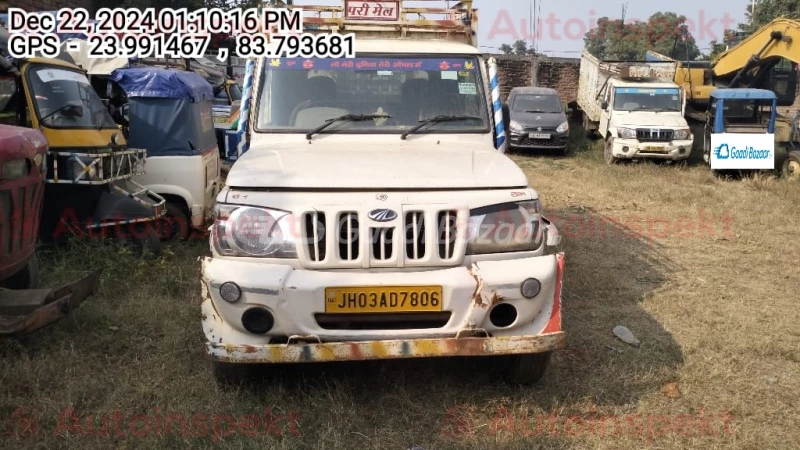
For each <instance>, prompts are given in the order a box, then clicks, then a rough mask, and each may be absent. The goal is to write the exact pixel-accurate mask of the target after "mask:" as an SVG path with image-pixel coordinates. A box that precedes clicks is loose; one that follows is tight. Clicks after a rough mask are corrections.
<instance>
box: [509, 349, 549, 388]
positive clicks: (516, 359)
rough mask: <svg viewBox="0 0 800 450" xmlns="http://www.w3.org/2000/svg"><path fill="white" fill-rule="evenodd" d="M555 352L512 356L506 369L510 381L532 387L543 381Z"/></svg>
mask: <svg viewBox="0 0 800 450" xmlns="http://www.w3.org/2000/svg"><path fill="white" fill-rule="evenodd" d="M552 353H553V352H544V353H532V354H523V355H512V356H510V357H509V361H508V366H507V368H506V371H507V373H506V376H507V377H508V380H509V381H511V382H513V383H517V384H523V385H532V384H536V383H537V382H539V380H541V379H542V377H543V376H544V374H545V372H546V371H547V366H548V365H549V364H550V357H551V356H552Z"/></svg>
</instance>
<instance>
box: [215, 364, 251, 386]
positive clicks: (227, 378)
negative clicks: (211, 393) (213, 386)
mask: <svg viewBox="0 0 800 450" xmlns="http://www.w3.org/2000/svg"><path fill="white" fill-rule="evenodd" d="M211 372H212V373H213V374H214V381H216V382H217V384H218V385H220V386H238V385H240V384H242V383H244V382H245V381H246V380H247V379H248V378H249V377H250V374H251V373H252V372H251V367H250V365H249V364H233V363H225V362H220V361H211Z"/></svg>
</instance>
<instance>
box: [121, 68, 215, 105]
mask: <svg viewBox="0 0 800 450" xmlns="http://www.w3.org/2000/svg"><path fill="white" fill-rule="evenodd" d="M111 79H112V80H114V81H115V82H116V83H118V84H119V85H120V87H121V88H122V89H124V90H125V93H126V94H127V95H128V97H129V98H132V97H149V98H183V99H190V100H191V101H193V102H203V101H211V100H213V99H214V90H213V89H212V88H211V85H210V84H209V83H208V82H207V81H206V80H205V79H204V78H203V77H201V76H200V75H198V74H196V73H194V72H186V71H182V70H168V69H160V68H156V67H132V68H126V69H118V70H115V71H114V72H112V73H111Z"/></svg>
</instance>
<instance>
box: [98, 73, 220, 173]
mask: <svg viewBox="0 0 800 450" xmlns="http://www.w3.org/2000/svg"><path fill="white" fill-rule="evenodd" d="M109 78H111V79H112V80H113V81H115V82H116V83H117V84H119V86H120V87H121V88H122V89H123V90H124V91H125V94H126V95H127V96H128V105H129V108H130V109H129V118H130V120H129V129H130V136H129V138H128V144H129V145H130V146H131V147H138V148H146V149H147V156H148V157H150V156H196V155H200V154H203V153H205V152H207V151H210V150H212V149H214V151H219V150H217V138H216V134H215V132H214V120H213V117H212V113H211V101H212V99H213V98H214V94H213V90H212V88H211V85H210V84H209V83H208V82H207V81H206V80H205V79H204V78H203V77H201V76H200V75H198V74H196V73H194V72H185V71H180V70H169V69H160V68H153V67H131V68H125V69H117V70H115V71H114V72H112V73H111V76H110V77H109Z"/></svg>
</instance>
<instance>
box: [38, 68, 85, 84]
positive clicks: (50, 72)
mask: <svg viewBox="0 0 800 450" xmlns="http://www.w3.org/2000/svg"><path fill="white" fill-rule="evenodd" d="M36 74H37V75H39V79H40V80H42V81H44V82H45V83H49V82H51V81H76V82H78V83H86V84H89V81H88V80H87V79H86V76H85V75H82V74H80V73H78V72H73V71H71V70H62V69H44V70H38V71H37V72H36Z"/></svg>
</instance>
